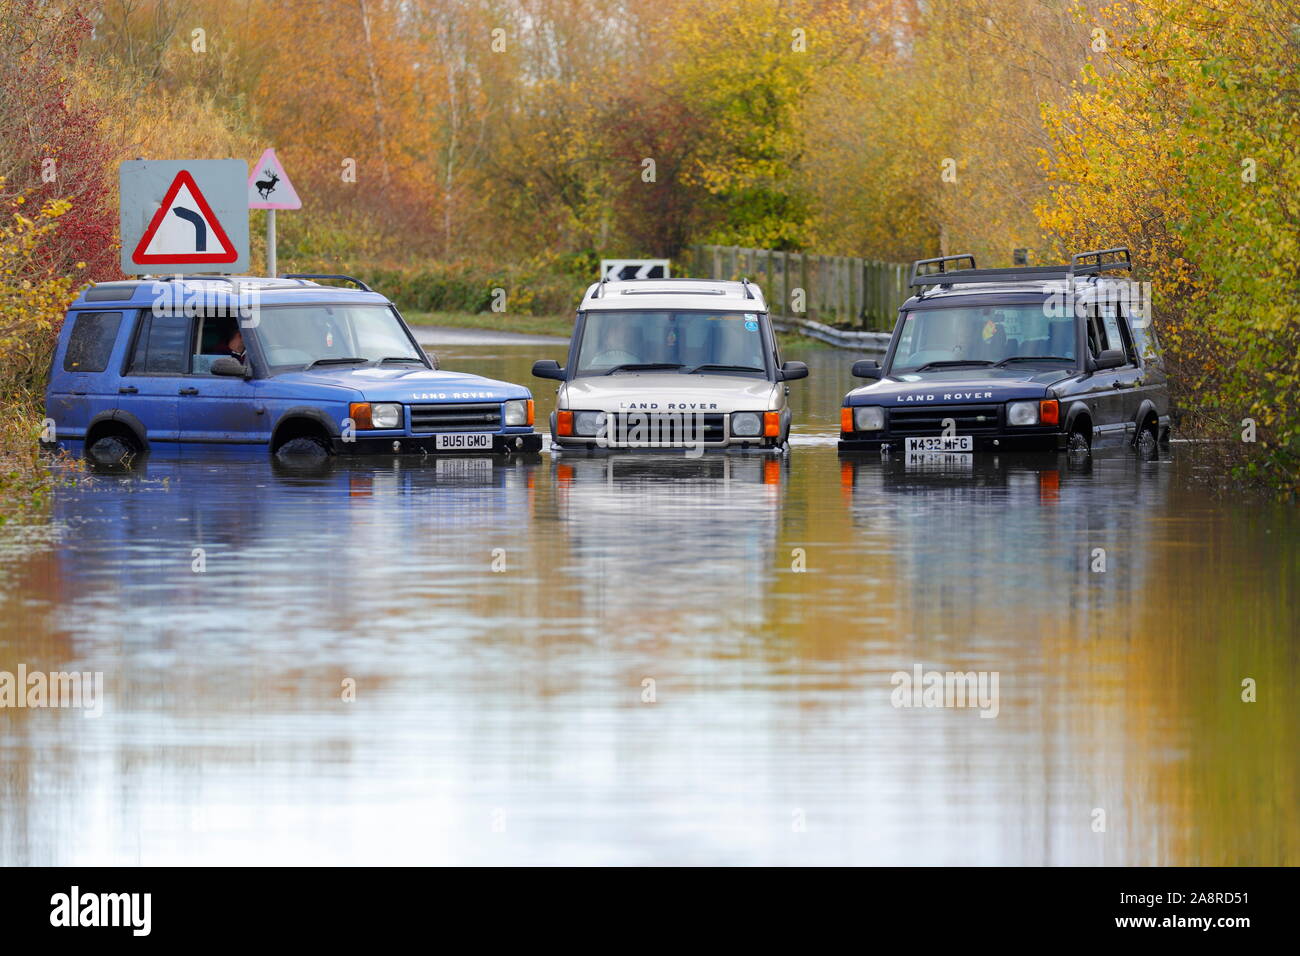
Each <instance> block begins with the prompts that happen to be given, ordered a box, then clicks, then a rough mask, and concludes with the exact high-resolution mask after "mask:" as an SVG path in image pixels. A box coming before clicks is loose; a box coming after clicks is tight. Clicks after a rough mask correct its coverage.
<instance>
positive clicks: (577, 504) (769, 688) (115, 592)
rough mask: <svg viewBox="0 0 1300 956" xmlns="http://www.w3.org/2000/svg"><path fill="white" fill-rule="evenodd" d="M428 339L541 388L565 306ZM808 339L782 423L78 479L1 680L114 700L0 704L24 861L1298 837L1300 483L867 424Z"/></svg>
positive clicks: (846, 851) (679, 856)
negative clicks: (734, 440) (742, 449)
mask: <svg viewBox="0 0 1300 956" xmlns="http://www.w3.org/2000/svg"><path fill="white" fill-rule="evenodd" d="M471 339H472V344H464V345H461V344H459V343H462V342H466V340H471ZM421 341H423V342H426V343H427V344H430V345H437V352H438V358H439V360H440V362H441V364H442V366H443V368H446V369H454V370H458V371H460V370H464V371H468V372H476V373H481V374H484V375H487V376H489V377H492V378H496V379H500V380H504V381H510V382H522V383H527V384H529V385H531V386H532V388H533V393H534V395H535V397H536V400H537V420H538V421H539V422H546V420H547V417H548V416H549V414H550V412H551V409H552V407H553V405H554V402H555V389H554V387H553V385H554V384H555V383H548V382H539V381H537V380H535V379H532V378H531V375H530V370H531V368H532V363H533V362H534V361H535V360H537V359H539V358H554V359H557V360H559V359H563V358H564V349H565V345H564V342H563V340H559V339H557V340H552V339H551V338H550V337H548V336H526V335H516V334H511V333H504V332H478V331H475V330H465V329H430V328H424V329H422V330H421ZM787 357H788V358H795V359H800V360H806V361H807V362H808V364H809V367H810V370H811V374H810V375H809V377H808V378H807V379H806V380H803V381H797V382H793V383H791V389H790V392H791V394H790V399H791V404H792V408H793V411H794V415H795V419H794V433H793V439H792V442H791V444H792V449H791V452H790V454H789V455H788V456H781V457H772V458H765V457H760V456H749V457H745V456H705V457H704V458H701V459H698V460H689V459H685V458H681V457H676V456H662V455H661V456H635V455H628V456H625V457H617V456H608V457H599V456H593V457H590V458H589V457H585V456H581V455H578V456H574V455H566V456H559V455H551V454H542V455H535V456H512V457H511V458H508V459H504V458H503V459H487V458H438V457H436V456H429V457H428V458H423V457H420V456H404V457H400V458H398V457H393V456H388V457H384V456H376V457H375V458H373V459H345V458H339V459H334V460H331V461H330V462H327V463H326V464H325V465H323V466H320V467H318V468H312V467H308V468H305V469H304V468H302V467H286V466H281V465H277V463H276V462H274V461H272V460H271V459H270V457H269V456H267V455H266V454H264V453H262V452H261V451H260V450H259V451H258V452H257V453H256V454H254V453H251V452H250V453H246V454H243V455H242V456H241V455H239V454H236V453H235V452H234V451H232V450H229V449H222V448H219V447H214V448H212V449H211V450H209V451H203V450H202V449H200V450H198V451H195V452H193V453H190V452H182V453H174V454H171V455H170V456H168V455H164V454H156V455H155V456H152V457H148V458H145V459H143V460H141V461H140V462H139V463H138V465H137V467H136V468H135V469H134V470H132V471H130V472H128V473H124V474H118V473H105V474H95V475H93V476H90V477H88V478H87V479H86V480H81V481H77V482H73V483H69V484H68V485H66V486H61V487H59V488H57V489H55V491H54V492H53V493H52V495H51V500H50V505H49V512H50V534H51V536H52V537H53V536H57V537H56V538H55V543H52V544H50V545H49V546H46V547H30V546H29V547H25V548H23V549H21V550H18V551H14V550H13V549H10V550H9V553H8V554H7V555H5V554H4V552H5V549H4V544H5V541H6V537H5V535H6V534H10V533H11V532H8V531H5V530H4V529H0V621H3V622H4V624H3V626H0V675H3V673H4V672H8V673H9V674H16V673H18V668H19V666H20V665H21V666H23V667H26V668H27V669H28V671H40V672H42V673H45V672H51V673H59V672H64V673H79V674H87V675H93V674H96V673H98V674H102V675H103V692H102V698H97V699H102V708H101V711H102V712H101V713H99V714H98V715H97V716H94V717H93V719H88V718H87V717H86V716H83V715H82V713H80V712H78V711H77V710H74V709H65V708H59V709H54V708H50V707H46V708H31V707H21V708H17V707H14V708H3V709H0V865H14V864H29V865H30V864H34V865H70V864H79V865H106V864H127V865H134V864H164V865H166V864H173V865H175V864H194V863H203V864H241V865H250V864H273V863H285V862H286V861H293V862H295V863H300V864H308V865H311V864H343V863H348V864H376V863H401V864H433V863H462V864H464V863H478V864H501V863H525V864H529V863H563V864H593V863H621V864H626V863H676V864H690V863H699V864H720V863H732V864H762V863H790V864H849V863H897V864H903V863H905V864H945V863H946V864H966V865H975V864H1011V863H1020V864H1025V863H1032V864H1047V865H1056V864H1107V865H1116V866H1135V865H1152V864H1171V865H1216V864H1217V865H1224V864H1238V865H1240V864H1290V865H1295V864H1300V814H1298V813H1297V812H1296V807H1297V806H1300V707H1298V705H1297V698H1296V695H1295V694H1294V693H1292V692H1291V691H1290V690H1289V689H1290V688H1294V687H1295V686H1297V684H1300V655H1298V654H1297V651H1296V644H1297V641H1296V635H1297V621H1300V613H1298V601H1300V598H1298V596H1297V589H1296V586H1295V585H1296V581H1295V568H1296V567H1297V566H1298V565H1300V515H1298V514H1297V513H1296V511H1295V509H1293V508H1288V507H1286V506H1275V505H1270V504H1267V503H1261V502H1258V501H1251V500H1249V499H1248V498H1247V497H1246V496H1244V495H1223V494H1219V493H1216V492H1215V491H1214V490H1213V489H1211V488H1208V487H1207V486H1205V485H1204V484H1203V483H1202V482H1201V481H1200V480H1198V476H1202V472H1201V471H1199V470H1198V466H1197V462H1196V460H1195V459H1194V458H1192V457H1191V452H1192V451H1193V449H1191V448H1190V447H1188V446H1179V445H1175V447H1174V448H1173V450H1172V452H1169V453H1166V454H1164V455H1163V457H1162V458H1161V460H1159V461H1149V462H1147V461H1137V460H1136V459H1135V458H1134V457H1133V456H1131V455H1129V454H1127V453H1120V454H1118V455H1114V456H1110V457H1101V456H1099V457H1097V458H1096V459H1095V460H1093V461H1092V462H1090V463H1088V464H1086V465H1082V464H1081V465H1078V466H1077V467H1072V466H1071V465H1070V463H1069V462H1065V461H1062V460H1060V459H1058V458H1057V457H1056V456H1048V457H1045V458H1044V457H1036V458H1028V459H1018V458H1016V457H1015V456H1009V455H997V456H982V457H981V458H980V459H979V460H978V461H971V462H968V463H966V462H963V463H960V464H958V463H951V465H950V463H941V464H940V466H939V469H940V470H932V469H930V468H929V467H928V466H923V467H921V468H920V469H919V470H909V469H908V467H907V464H906V463H905V462H902V461H897V460H893V461H882V460H881V459H880V458H879V456H875V457H872V456H865V457H863V458H862V459H861V460H841V459H840V458H839V456H838V454H837V452H836V449H835V442H836V439H837V438H838V426H839V401H840V397H841V396H842V395H843V393H844V391H845V390H846V389H848V388H850V387H851V386H852V385H853V384H854V379H853V378H852V377H851V375H850V374H849V369H850V366H851V365H852V362H853V359H854V358H855V357H856V356H855V355H854V354H853V353H851V352H842V351H839V350H830V349H818V348H793V347H792V348H791V349H790V350H789V354H788V356H787ZM954 457H959V456H954ZM1247 678H1249V686H1250V687H1252V688H1253V687H1255V686H1256V685H1257V686H1258V697H1257V700H1256V697H1255V696H1254V692H1253V691H1252V693H1251V695H1250V697H1249V700H1250V701H1251V702H1247V700H1246V699H1243V693H1244V692H1245V687H1244V685H1243V681H1245V680H1246V679H1247ZM958 680H961V681H966V683H960V684H959V683H957V681H958ZM931 689H935V690H937V691H938V692H937V693H933V694H932V693H931ZM949 689H951V690H952V691H953V693H952V695H951V697H950V696H949V693H948V691H949ZM967 691H969V693H968V692H967ZM958 692H960V696H957V694H958ZM1102 813H1104V815H1105V818H1104V822H1105V824H1106V825H1105V828H1104V829H1101V828H1100V822H1099V821H1101V819H1102V817H1101V814H1102Z"/></svg>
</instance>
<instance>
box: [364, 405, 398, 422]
mask: <svg viewBox="0 0 1300 956" xmlns="http://www.w3.org/2000/svg"><path fill="white" fill-rule="evenodd" d="M370 426H371V427H372V428H401V427H402V406H401V405H371V406H370Z"/></svg>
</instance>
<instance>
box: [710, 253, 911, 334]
mask: <svg viewBox="0 0 1300 956" xmlns="http://www.w3.org/2000/svg"><path fill="white" fill-rule="evenodd" d="M688 257H689V258H688V261H689V262H690V263H691V266H692V269H691V275H694V276H698V277H700V278H707V279H740V278H742V277H748V278H749V279H750V281H752V282H756V283H758V285H759V286H760V287H761V288H762V289H763V293H764V296H765V297H766V299H767V303H768V308H769V310H770V312H771V315H772V316H773V318H781V319H807V320H810V321H812V322H813V323H814V324H819V325H820V326H821V327H822V328H829V326H831V325H835V326H840V329H838V330H837V329H831V330H830V331H832V332H834V331H843V330H844V329H846V328H851V329H854V330H858V331H863V332H891V331H893V328H894V322H895V320H896V319H897V318H898V307H899V306H900V305H902V304H903V303H904V302H905V301H907V298H908V296H909V295H911V291H910V290H909V289H908V287H907V281H908V267H907V266H905V265H903V264H902V263H898V262H878V261H876V260H873V259H856V258H852V257H850V256H817V255H812V254H810V253H803V252H777V251H774V250H771V249H747V248H744V247H743V246H691V247H690V250H689V252H688ZM799 305H802V306H803V308H802V310H800V309H799V308H798V306H799ZM808 334H812V333H811V332H809V333H808ZM816 337H818V338H820V337H821V335H820V334H819V335H817V336H816ZM824 341H829V339H825V340H824ZM832 344H835V343H832ZM846 347H856V346H846Z"/></svg>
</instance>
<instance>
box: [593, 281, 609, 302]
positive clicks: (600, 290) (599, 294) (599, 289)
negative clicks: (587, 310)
mask: <svg viewBox="0 0 1300 956" xmlns="http://www.w3.org/2000/svg"><path fill="white" fill-rule="evenodd" d="M608 282H609V276H601V277H600V282H598V283H597V284H596V291H595V292H593V293H592V294H591V297H592V298H593V299H601V298H604V292H605V285H606V283H608Z"/></svg>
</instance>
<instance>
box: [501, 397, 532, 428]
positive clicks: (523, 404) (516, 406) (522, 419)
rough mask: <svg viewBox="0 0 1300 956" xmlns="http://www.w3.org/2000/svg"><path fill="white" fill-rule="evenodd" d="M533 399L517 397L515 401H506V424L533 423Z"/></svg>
mask: <svg viewBox="0 0 1300 956" xmlns="http://www.w3.org/2000/svg"><path fill="white" fill-rule="evenodd" d="M532 404H533V403H532V400H531V399H526V398H525V399H517V400H515V401H513V402H506V419H505V421H506V424H507V425H531V424H532V423H533V417H532V415H531V412H532V409H531V408H530V407H529V406H531V405H532Z"/></svg>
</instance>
